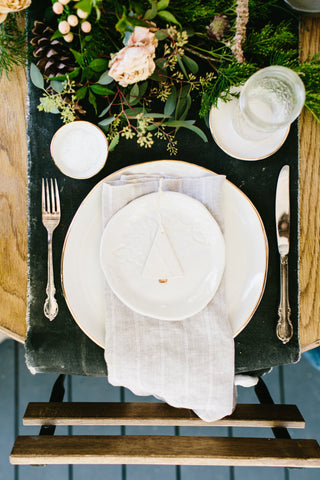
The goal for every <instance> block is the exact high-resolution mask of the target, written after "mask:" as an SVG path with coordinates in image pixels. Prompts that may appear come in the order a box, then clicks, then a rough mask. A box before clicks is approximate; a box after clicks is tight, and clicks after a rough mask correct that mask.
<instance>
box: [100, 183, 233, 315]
mask: <svg viewBox="0 0 320 480" xmlns="http://www.w3.org/2000/svg"><path fill="white" fill-rule="evenodd" d="M100 260H101V267H102V270H103V272H104V275H105V277H106V280H107V282H108V284H109V286H110V288H111V290H112V291H113V293H114V294H115V295H117V297H118V298H119V299H120V300H121V301H122V302H123V303H124V304H125V305H127V306H128V307H129V308H131V309H132V310H134V311H135V312H137V313H140V314H141V315H146V316H148V317H152V318H158V319H160V320H183V319H185V318H187V317H191V316H192V315H195V314H196V313H198V312H200V311H201V310H202V309H203V308H204V307H205V306H206V305H207V304H208V303H209V302H210V300H212V298H213V296H214V294H215V293H216V291H217V289H218V286H219V284H220V282H221V278H222V274H223V270H224V264H225V245H224V239H223V236H222V232H221V230H220V227H219V225H218V224H217V222H216V220H215V219H214V218H213V216H212V215H211V213H210V212H209V210H208V209H207V208H206V207H205V206H204V205H203V203H201V202H199V201H198V200H196V199H194V198H192V197H189V196H188V195H184V194H182V193H178V192H170V191H169V192H168V191H162V190H159V191H158V192H155V193H150V194H148V195H143V196H141V197H139V198H136V199H135V200H133V201H131V202H130V203H128V204H127V205H126V206H124V207H123V208H121V209H120V210H118V212H116V213H115V214H114V215H113V216H112V217H111V219H110V220H109V222H108V223H107V225H106V227H105V229H104V231H103V234H102V240H101V250H100Z"/></svg>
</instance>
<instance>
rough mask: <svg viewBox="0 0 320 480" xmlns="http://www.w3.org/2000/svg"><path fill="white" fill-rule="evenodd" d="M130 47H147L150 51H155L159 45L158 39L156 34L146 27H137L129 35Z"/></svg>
mask: <svg viewBox="0 0 320 480" xmlns="http://www.w3.org/2000/svg"><path fill="white" fill-rule="evenodd" d="M127 46H128V47H146V48H147V49H148V50H149V51H150V53H155V49H156V48H157V46H158V40H157V39H156V37H155V34H154V33H152V32H150V30H149V29H148V28H145V27H135V28H134V31H133V32H132V34H131V35H130V37H129V40H128V44H127Z"/></svg>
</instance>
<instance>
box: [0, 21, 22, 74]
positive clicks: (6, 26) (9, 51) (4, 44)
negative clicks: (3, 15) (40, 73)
mask: <svg viewBox="0 0 320 480" xmlns="http://www.w3.org/2000/svg"><path fill="white" fill-rule="evenodd" d="M25 41H26V35H25V32H21V30H20V29H19V28H18V24H17V19H16V16H15V15H14V14H10V15H8V17H7V19H6V20H5V21H4V23H2V24H1V25H0V77H1V75H2V74H3V73H5V74H6V75H7V77H8V76H9V74H10V72H11V71H12V70H13V68H14V67H15V66H16V65H25V63H26V56H27V54H26V44H25Z"/></svg>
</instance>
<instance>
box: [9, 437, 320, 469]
mask: <svg viewBox="0 0 320 480" xmlns="http://www.w3.org/2000/svg"><path fill="white" fill-rule="evenodd" d="M10 461H11V463H12V464H14V465H23V464H146V465H148V464H149V465H150V464H157V465H238V466H241V465H242V466H250V465H256V466H263V467H267V466H270V467H271V466H283V467H284V466H286V467H308V468H320V447H319V445H318V443H317V441H316V440H288V439H284V440H280V439H269V438H231V437H230V438H225V437H182V436H180V437H175V436H159V435H151V436H150V435H125V436H112V435H111V436H105V435H99V436H95V435H84V436H82V435H81V436H80V435H77V436H49V435H43V436H20V437H18V438H17V439H16V442H15V444H14V446H13V450H12V452H11V455H10Z"/></svg>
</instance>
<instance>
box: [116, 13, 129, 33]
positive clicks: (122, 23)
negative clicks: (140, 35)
mask: <svg viewBox="0 0 320 480" xmlns="http://www.w3.org/2000/svg"><path fill="white" fill-rule="evenodd" d="M128 23H129V22H128V18H127V16H126V14H125V13H123V14H122V17H121V18H119V20H118V21H117V23H116V25H115V27H116V30H117V31H118V32H120V33H122V34H124V33H125V31H126V30H127V28H128Z"/></svg>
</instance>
